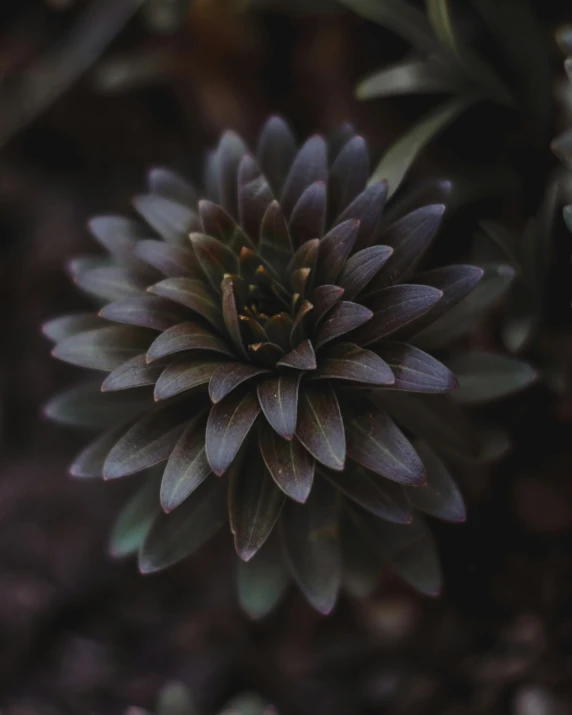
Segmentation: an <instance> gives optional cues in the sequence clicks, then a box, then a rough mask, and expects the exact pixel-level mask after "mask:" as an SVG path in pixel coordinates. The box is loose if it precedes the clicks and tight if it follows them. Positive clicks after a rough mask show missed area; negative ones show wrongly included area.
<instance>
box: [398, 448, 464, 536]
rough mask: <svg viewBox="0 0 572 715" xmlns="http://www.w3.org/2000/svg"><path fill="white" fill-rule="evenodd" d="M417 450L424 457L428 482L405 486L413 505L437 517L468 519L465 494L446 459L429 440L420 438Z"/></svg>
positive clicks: (446, 519)
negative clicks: (463, 495) (434, 448)
mask: <svg viewBox="0 0 572 715" xmlns="http://www.w3.org/2000/svg"><path fill="white" fill-rule="evenodd" d="M415 450H416V452H417V454H418V455H419V456H420V457H421V459H422V460H423V465H424V466H425V472H426V474H427V484H426V485H425V486H424V487H415V488H411V489H406V493H407V496H408V497H409V501H410V502H411V505H412V506H413V507H414V508H415V509H419V511H423V512H425V513H426V514H430V515H431V516H436V517H437V518H438V519H444V520H445V521H453V522H459V521H465V519H466V511H465V504H464V503H463V497H462V495H461V492H460V490H459V487H458V486H457V485H456V484H455V482H454V480H453V477H452V476H451V474H450V472H449V470H448V469H447V466H446V465H445V464H444V462H443V460H442V459H440V457H438V456H437V455H436V454H435V452H434V451H433V450H432V449H431V447H429V445H428V444H427V443H426V442H417V443H416V444H415Z"/></svg>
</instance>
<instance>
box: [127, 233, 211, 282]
mask: <svg viewBox="0 0 572 715" xmlns="http://www.w3.org/2000/svg"><path fill="white" fill-rule="evenodd" d="M133 253H134V254H135V255H136V256H137V257H138V258H140V259H141V260H142V261H145V263H148V264H149V265H150V266H153V268H156V269H157V270H158V271H160V272H161V273H163V274H164V275H165V276H167V277H169V278H180V277H182V276H186V277H187V278H201V277H202V275H201V271H200V268H199V265H198V263H197V260H196V258H195V257H194V255H193V252H192V250H191V247H190V246H188V247H183V246H178V245H176V244H173V243H165V242H164V241H155V240H153V239H148V240H144V241H138V242H137V244H136V245H135V248H134V249H133Z"/></svg>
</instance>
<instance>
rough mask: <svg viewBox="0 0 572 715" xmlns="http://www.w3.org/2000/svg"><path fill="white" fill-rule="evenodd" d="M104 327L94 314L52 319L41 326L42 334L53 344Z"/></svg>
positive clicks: (79, 314)
mask: <svg viewBox="0 0 572 715" xmlns="http://www.w3.org/2000/svg"><path fill="white" fill-rule="evenodd" d="M103 327H105V323H104V322H103V320H101V318H100V317H99V316H98V315H96V314H95V313H78V314H77V315H63V316H61V317H60V318H53V319H52V320H48V322H47V323H44V324H43V325H42V333H43V334H44V335H45V336H46V338H48V340H51V341H52V342H53V343H59V342H61V341H62V340H65V339H66V338H71V337H72V335H77V334H78V333H86V332H87V331H89V330H95V329H96V328H103Z"/></svg>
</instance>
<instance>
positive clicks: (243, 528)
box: [228, 454, 285, 561]
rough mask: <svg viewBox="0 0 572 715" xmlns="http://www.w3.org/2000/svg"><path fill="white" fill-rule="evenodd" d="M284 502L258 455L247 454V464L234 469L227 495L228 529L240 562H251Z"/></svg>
mask: <svg viewBox="0 0 572 715" xmlns="http://www.w3.org/2000/svg"><path fill="white" fill-rule="evenodd" d="M284 499H285V497H284V494H283V492H281V491H280V489H278V487H277V486H276V484H275V483H274V481H273V480H272V479H271V478H270V475H269V474H268V473H267V472H266V470H265V468H264V463H263V462H262V460H261V459H260V457H259V456H258V455H256V454H250V455H249V456H248V460H247V464H245V466H244V467H243V468H238V469H236V470H234V472H233V474H232V475H231V479H230V487H229V496H228V502H229V516H230V528H231V531H232V533H233V534H234V546H235V549H236V553H237V554H238V555H239V557H240V558H241V559H242V560H243V561H250V559H251V558H252V557H253V556H254V555H255V554H256V552H257V551H258V550H259V549H260V547H261V546H262V545H263V544H264V542H265V541H266V539H267V538H268V537H269V536H270V533H271V531H272V529H273V528H274V525H275V524H276V521H277V519H278V517H279V515H280V511H281V509H282V505H283V504H284Z"/></svg>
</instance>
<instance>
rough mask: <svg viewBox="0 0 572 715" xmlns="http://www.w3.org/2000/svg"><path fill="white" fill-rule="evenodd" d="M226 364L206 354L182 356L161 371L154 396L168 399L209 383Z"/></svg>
mask: <svg viewBox="0 0 572 715" xmlns="http://www.w3.org/2000/svg"><path fill="white" fill-rule="evenodd" d="M225 364H226V363H225V362H223V361H221V360H215V359H213V358H206V357H204V356H196V355H195V356H193V355H192V356H190V357H183V358H180V359H179V360H177V362H174V363H172V364H171V365H168V366H167V367H166V368H165V369H164V370H163V372H162V373H161V376H160V377H159V379H158V380H157V384H156V385H155V392H154V398H155V400H156V401H159V400H166V399H168V398H169V397H173V396H174V395H178V394H180V393H181V392H184V391H185V390H191V389H193V388H194V387H199V386H200V385H207V384H208V383H209V381H210V379H211V377H212V376H213V375H214V373H215V372H216V371H217V370H218V368H219V367H221V366H222V365H225Z"/></svg>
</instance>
